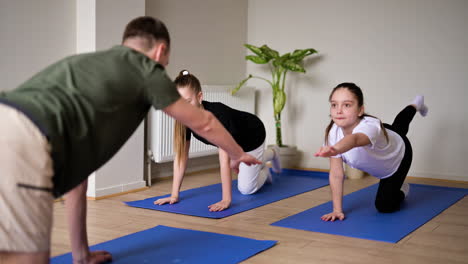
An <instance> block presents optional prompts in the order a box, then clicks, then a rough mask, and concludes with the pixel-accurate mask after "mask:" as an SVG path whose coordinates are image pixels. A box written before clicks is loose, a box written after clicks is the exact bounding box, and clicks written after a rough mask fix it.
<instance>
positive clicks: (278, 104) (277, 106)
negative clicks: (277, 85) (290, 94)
mask: <svg viewBox="0 0 468 264" xmlns="http://www.w3.org/2000/svg"><path fill="white" fill-rule="evenodd" d="M285 104H286V93H285V92H284V91H282V90H278V91H276V92H275V95H274V98H273V108H274V110H275V115H276V114H279V113H281V111H283V108H284V105H285Z"/></svg>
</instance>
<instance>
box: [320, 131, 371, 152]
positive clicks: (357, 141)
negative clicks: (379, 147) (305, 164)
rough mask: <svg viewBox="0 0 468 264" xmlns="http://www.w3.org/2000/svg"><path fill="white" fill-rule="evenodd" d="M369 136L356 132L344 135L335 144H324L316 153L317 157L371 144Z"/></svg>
mask: <svg viewBox="0 0 468 264" xmlns="http://www.w3.org/2000/svg"><path fill="white" fill-rule="evenodd" d="M370 143H371V142H370V140H369V137H368V136H367V135H366V134H363V133H356V134H351V135H347V136H344V137H343V138H342V139H341V140H340V141H338V143H336V144H335V145H333V146H323V147H321V148H320V149H319V150H318V151H317V152H316V153H315V154H314V155H315V156H316V157H324V158H326V157H332V156H336V155H338V154H341V153H345V152H346V151H348V150H350V149H352V148H355V147H362V146H366V145H369V144H370Z"/></svg>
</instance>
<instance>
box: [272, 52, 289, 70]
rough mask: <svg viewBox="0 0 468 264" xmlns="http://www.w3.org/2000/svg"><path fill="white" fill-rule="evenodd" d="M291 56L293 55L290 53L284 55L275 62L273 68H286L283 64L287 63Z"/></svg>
mask: <svg viewBox="0 0 468 264" xmlns="http://www.w3.org/2000/svg"><path fill="white" fill-rule="evenodd" d="M290 56H291V53H289V52H288V53H285V54H283V55H282V56H281V57H279V58H277V59H275V60H273V66H274V67H275V68H280V67H282V68H285V67H284V66H283V64H284V62H286V61H288V60H289V57H290Z"/></svg>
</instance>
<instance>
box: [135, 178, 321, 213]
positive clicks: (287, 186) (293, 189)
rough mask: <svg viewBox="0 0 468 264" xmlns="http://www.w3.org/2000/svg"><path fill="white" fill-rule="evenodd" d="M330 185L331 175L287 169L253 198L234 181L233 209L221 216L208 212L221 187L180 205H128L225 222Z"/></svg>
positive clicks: (197, 192)
mask: <svg viewBox="0 0 468 264" xmlns="http://www.w3.org/2000/svg"><path fill="white" fill-rule="evenodd" d="M326 185H328V173H327V172H314V171H303V170H290V169H283V172H282V173H281V175H276V176H275V178H274V181H273V184H266V185H264V186H263V187H262V188H261V189H260V190H259V191H258V192H257V193H255V194H252V195H242V194H241V193H240V192H239V191H238V190H237V181H233V184H232V203H231V206H230V207H229V208H228V209H226V210H224V211H221V212H210V211H209V210H208V205H211V204H214V203H216V202H219V201H220V200H221V184H220V183H219V184H213V185H209V186H205V187H200V188H195V189H190V190H186V191H183V192H180V194H179V199H180V202H179V203H176V204H171V205H169V204H165V205H155V204H153V202H154V201H156V200H157V199H159V198H162V197H168V196H169V195H164V196H158V197H151V198H147V199H144V200H139V201H133V202H126V204H127V205H129V206H133V207H139V208H146V209H153V210H158V211H164V212H171V213H178V214H185V215H193V216H200V217H207V218H223V217H227V216H230V215H233V214H237V213H240V212H244V211H247V210H250V209H253V208H257V207H259V206H262V205H265V204H269V203H273V202H276V201H279V200H282V199H285V198H288V197H291V196H294V195H298V194H301V193H304V192H308V191H311V190H314V189H317V188H320V187H323V186H326Z"/></svg>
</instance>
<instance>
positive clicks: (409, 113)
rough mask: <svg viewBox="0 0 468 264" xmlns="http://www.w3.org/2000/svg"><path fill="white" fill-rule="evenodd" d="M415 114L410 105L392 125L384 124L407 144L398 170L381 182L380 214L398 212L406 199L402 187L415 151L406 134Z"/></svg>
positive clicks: (379, 195)
mask: <svg viewBox="0 0 468 264" xmlns="http://www.w3.org/2000/svg"><path fill="white" fill-rule="evenodd" d="M415 114H416V109H415V108H414V107H413V106H410V105H409V106H407V107H405V109H403V110H402V111H401V112H400V113H399V114H398V115H397V116H396V117H395V120H394V121H393V124H392V125H389V124H384V127H385V128H387V129H390V130H392V131H395V132H396V133H397V134H398V135H400V137H401V138H402V139H403V141H404V142H405V154H404V156H403V159H402V160H401V163H400V166H399V167H398V170H397V171H396V172H395V173H394V174H393V175H392V176H390V177H388V178H385V179H381V180H380V183H379V189H378V191H377V196H376V197H375V208H377V210H378V211H379V212H382V213H391V212H395V211H398V210H399V209H400V205H401V202H402V201H403V200H404V199H405V194H404V193H403V192H402V191H401V186H402V185H403V182H404V181H405V178H406V175H407V174H408V171H409V169H410V167H411V161H412V160H413V150H412V148H411V143H410V142H409V140H408V138H407V137H406V134H407V133H408V129H409V124H410V123H411V120H413V117H414V115H415Z"/></svg>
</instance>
